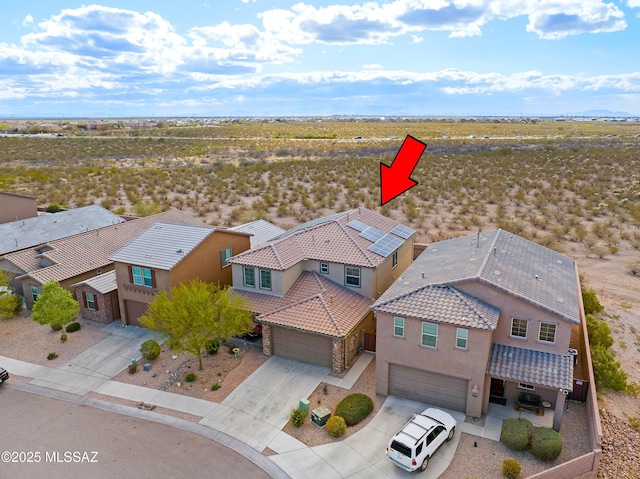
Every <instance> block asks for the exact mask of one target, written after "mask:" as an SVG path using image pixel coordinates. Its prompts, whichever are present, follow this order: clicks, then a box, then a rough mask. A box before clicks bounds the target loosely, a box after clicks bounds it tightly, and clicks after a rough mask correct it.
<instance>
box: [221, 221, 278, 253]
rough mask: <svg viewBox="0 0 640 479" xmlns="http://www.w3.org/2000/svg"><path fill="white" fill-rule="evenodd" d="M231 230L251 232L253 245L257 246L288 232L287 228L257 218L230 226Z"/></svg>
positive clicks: (253, 246)
mask: <svg viewBox="0 0 640 479" xmlns="http://www.w3.org/2000/svg"><path fill="white" fill-rule="evenodd" d="M229 231H240V232H242V233H251V234H252V235H253V236H251V247H252V248H255V247H256V246H260V245H261V244H263V243H266V242H267V241H270V240H271V239H273V238H275V237H276V236H280V235H282V234H283V233H286V232H287V230H285V229H284V228H280V227H279V226H276V225H274V224H273V223H269V222H268V221H266V220H255V221H251V222H249V223H244V224H242V225H238V226H234V227H233V228H229Z"/></svg>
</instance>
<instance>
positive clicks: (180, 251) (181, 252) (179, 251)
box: [176, 248, 184, 254]
mask: <svg viewBox="0 0 640 479" xmlns="http://www.w3.org/2000/svg"><path fill="white" fill-rule="evenodd" d="M176 253H178V254H183V253H184V251H182V248H181V249H179V250H178V251H176Z"/></svg>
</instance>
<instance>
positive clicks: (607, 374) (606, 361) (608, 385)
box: [591, 345, 628, 391]
mask: <svg viewBox="0 0 640 479" xmlns="http://www.w3.org/2000/svg"><path fill="white" fill-rule="evenodd" d="M591 362H592V363H593V376H594V379H595V380H596V385H597V386H598V387H599V388H605V389H613V390H614V391H624V390H626V389H627V377H628V376H627V373H626V372H625V371H624V370H622V368H621V365H620V361H616V360H615V359H614V357H613V354H611V351H610V350H609V349H607V348H605V347H604V346H600V345H597V346H592V347H591Z"/></svg>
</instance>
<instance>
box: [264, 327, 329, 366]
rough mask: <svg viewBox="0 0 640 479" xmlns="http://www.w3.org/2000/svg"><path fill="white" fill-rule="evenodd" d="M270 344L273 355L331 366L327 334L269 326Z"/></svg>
mask: <svg viewBox="0 0 640 479" xmlns="http://www.w3.org/2000/svg"><path fill="white" fill-rule="evenodd" d="M271 344H272V345H273V354H274V355H275V356H282V357H284V358H289V359H296V360H298V361H303V362H305V363H311V364H317V365H319V366H326V367H328V368H330V367H331V363H332V361H331V357H332V355H331V350H332V341H331V338H329V337H327V336H319V335H317V334H309V333H303V332H302V331H297V330H295V329H287V328H279V327H275V326H274V327H272V328H271Z"/></svg>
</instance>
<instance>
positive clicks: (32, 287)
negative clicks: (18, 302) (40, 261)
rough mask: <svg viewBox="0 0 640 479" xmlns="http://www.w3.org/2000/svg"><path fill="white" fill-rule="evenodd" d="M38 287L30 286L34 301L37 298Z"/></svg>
mask: <svg viewBox="0 0 640 479" xmlns="http://www.w3.org/2000/svg"><path fill="white" fill-rule="evenodd" d="M38 294H39V291H38V287H37V286H31V297H32V298H33V302H34V303H35V302H36V299H38Z"/></svg>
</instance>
